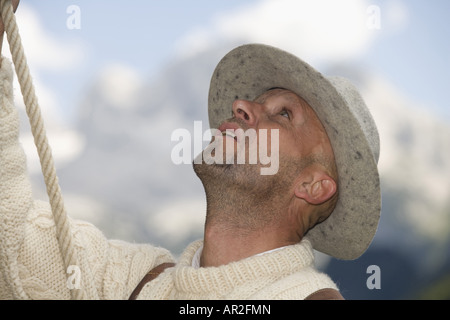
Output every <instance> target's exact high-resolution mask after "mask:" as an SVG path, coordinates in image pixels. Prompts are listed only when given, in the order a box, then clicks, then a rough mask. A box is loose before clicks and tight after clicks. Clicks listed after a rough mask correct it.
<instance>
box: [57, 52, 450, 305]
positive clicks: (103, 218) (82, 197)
mask: <svg viewBox="0 0 450 320" xmlns="http://www.w3.org/2000/svg"><path fill="white" fill-rule="evenodd" d="M224 53H225V51H224V50H217V51H208V52H202V53H199V54H197V55H193V56H191V57H189V58H186V59H184V60H179V61H177V62H174V63H172V64H171V65H169V66H167V67H166V68H164V69H163V70H162V72H161V75H160V77H157V78H156V79H153V80H152V81H146V80H142V79H140V78H139V77H137V76H136V75H135V74H134V73H133V72H132V71H130V70H125V69H123V68H120V67H117V66H115V67H111V68H109V69H108V70H105V71H104V73H102V74H100V75H99V76H98V77H97V79H96V80H95V81H94V82H93V83H92V84H91V86H90V87H89V89H88V90H87V92H86V94H85V96H84V98H83V100H82V103H81V104H80V107H79V117H78V121H77V127H76V131H77V132H78V134H81V135H82V136H84V148H83V149H82V150H81V151H80V152H79V154H78V156H77V158H76V159H75V160H74V161H72V162H70V163H68V164H65V165H64V166H62V167H60V168H58V175H59V178H60V183H61V187H62V191H63V193H64V195H65V197H66V203H67V210H68V212H69V213H70V214H71V215H72V216H74V217H78V218H82V219H87V220H89V221H92V222H93V223H95V224H96V225H97V226H98V227H99V228H100V229H102V230H103V231H104V232H105V234H106V235H107V236H108V237H110V238H121V239H124V240H129V241H136V242H143V241H145V242H151V243H154V244H158V245H161V246H165V247H167V248H169V249H171V250H172V251H173V252H174V253H175V254H178V253H180V252H181V250H182V249H183V248H184V246H185V245H186V244H187V243H189V242H190V241H192V240H194V239H197V238H199V237H201V235H202V231H203V218H204V215H205V199H204V193H203V188H202V186H201V184H200V182H199V180H198V179H197V177H196V176H195V174H194V173H193V170H192V168H191V166H190V165H175V164H174V163H173V162H172V161H171V150H172V148H173V147H174V145H175V144H176V142H173V141H171V134H172V132H173V131H174V130H176V129H178V128H185V129H187V130H190V131H191V132H192V131H193V124H194V121H203V124H204V127H203V130H206V129H207V125H206V124H207V123H208V122H207V114H206V112H207V107H206V106H207V92H208V87H209V78H210V76H211V74H212V71H213V69H214V67H215V64H216V63H217V62H218V61H219V59H220V57H221V56H222V55H223V54H224ZM326 74H329V75H342V76H347V77H349V78H350V79H351V80H353V81H354V82H355V84H357V86H359V88H360V89H361V92H362V95H363V96H364V98H365V99H366V102H367V104H368V106H369V108H370V109H371V110H372V113H373V115H374V118H375V121H376V122H377V124H378V127H379V131H380V137H381V157H380V162H379V167H380V173H381V179H382V188H383V189H382V190H383V191H382V192H383V194H382V196H383V209H382V219H381V222H380V226H379V231H378V233H377V236H376V237H375V240H374V243H373V246H372V247H371V249H370V250H369V251H368V252H367V253H366V254H365V255H363V257H362V258H361V259H359V260H357V261H353V262H341V261H336V260H334V259H332V260H327V259H325V260H324V261H325V262H326V263H325V264H324V266H323V268H324V269H325V270H326V271H327V272H329V273H330V274H331V275H332V277H333V278H334V279H335V280H336V281H337V282H338V284H340V285H341V286H342V288H343V292H344V296H346V294H347V296H346V297H347V298H354V297H361V298H368V299H371V298H403V297H405V296H406V294H407V293H408V290H409V289H411V290H415V291H414V292H417V290H421V289H422V287H423V286H426V285H428V283H429V282H430V281H431V280H432V278H433V279H434V277H436V276H437V275H442V274H444V273H447V274H448V273H449V270H450V268H449V267H450V252H449V250H448V247H449V244H450V237H449V235H450V200H449V199H450V149H449V148H448V146H449V145H450V127H449V125H448V124H446V123H442V122H441V121H440V120H439V119H435V118H433V116H432V115H430V114H427V113H426V112H425V111H424V109H423V108H420V109H419V108H418V107H416V106H415V105H416V104H415V103H414V101H409V100H408V99H407V98H406V97H404V96H402V94H401V93H399V92H397V90H396V89H395V88H393V87H392V86H390V85H389V84H388V83H386V81H384V80H383V79H382V78H380V77H378V76H374V75H372V74H371V73H369V72H367V71H365V70H355V69H351V68H343V67H339V68H333V69H330V70H329V72H326ZM50 140H51V138H50ZM193 156H194V155H193ZM321 259H324V258H323V257H321ZM327 263H328V264H327ZM369 265H379V266H380V268H381V275H382V283H383V284H384V286H383V287H382V289H381V290H378V291H377V290H375V291H374V290H368V288H367V287H366V279H367V277H368V275H367V273H366V269H367V267H368V266H369ZM355 274H359V278H358V280H355V279H356V278H355ZM404 284H408V285H404Z"/></svg>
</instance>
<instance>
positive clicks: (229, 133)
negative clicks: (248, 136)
mask: <svg viewBox="0 0 450 320" xmlns="http://www.w3.org/2000/svg"><path fill="white" fill-rule="evenodd" d="M222 136H224V137H230V138H233V139H234V140H235V141H237V136H236V134H235V133H234V130H232V129H227V130H225V131H223V132H222Z"/></svg>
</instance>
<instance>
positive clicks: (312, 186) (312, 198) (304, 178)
mask: <svg viewBox="0 0 450 320" xmlns="http://www.w3.org/2000/svg"><path fill="white" fill-rule="evenodd" d="M336 190H337V185H336V181H334V179H333V178H331V177H330V176H329V175H328V174H326V173H325V172H323V171H316V170H315V171H311V170H306V171H303V172H302V173H301V174H300V176H299V179H298V180H297V184H296V185H295V190H294V192H295V196H296V197H298V198H300V199H303V200H305V201H306V202H308V203H310V204H313V205H319V204H322V203H324V202H326V201H327V200H329V199H330V198H331V197H333V195H334V194H335V193H336Z"/></svg>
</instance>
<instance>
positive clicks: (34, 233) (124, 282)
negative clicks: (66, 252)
mask: <svg viewBox="0 0 450 320" xmlns="http://www.w3.org/2000/svg"><path fill="white" fill-rule="evenodd" d="M12 78H13V73H12V68H11V63H10V62H9V61H7V60H6V59H5V58H2V60H1V69H0V298H1V299H69V298H70V290H69V285H68V279H67V276H68V273H67V272H66V270H65V268H64V264H63V261H62V258H61V254H60V251H59V245H58V241H57V238H56V231H55V223H54V221H53V218H52V217H53V216H52V212H51V208H50V205H49V204H48V203H46V202H42V201H33V198H32V192H31V184H30V182H29V178H28V173H27V169H26V157H25V154H24V152H23V149H22V147H21V146H20V144H19V140H18V139H19V117H18V113H17V110H16V109H15V107H14V100H13V89H12ZM70 224H71V230H72V237H73V240H74V244H75V247H76V249H77V252H78V254H79V255H80V256H81V257H83V259H82V260H83V261H84V263H83V264H82V265H80V266H79V268H80V275H81V277H83V279H88V280H89V282H91V283H92V282H94V287H95V289H96V291H97V296H98V297H99V298H100V299H127V298H128V297H129V295H130V294H131V292H132V291H133V290H134V288H135V287H136V285H137V284H138V283H139V281H140V280H141V279H142V278H143V276H144V275H145V274H146V273H147V272H148V270H150V269H151V268H153V267H154V266H156V265H159V264H161V263H163V262H170V261H173V258H172V256H171V255H170V253H169V252H168V251H167V250H165V249H162V248H157V247H154V246H151V245H140V244H130V243H126V242H122V241H116V240H107V239H106V238H105V237H104V235H103V234H102V233H101V232H100V231H99V230H98V229H97V228H95V227H94V226H93V225H91V224H89V223H86V222H84V221H76V220H72V219H71V220H70Z"/></svg>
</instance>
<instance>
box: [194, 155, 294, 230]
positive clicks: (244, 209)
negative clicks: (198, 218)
mask: <svg viewBox="0 0 450 320" xmlns="http://www.w3.org/2000/svg"><path fill="white" fill-rule="evenodd" d="M280 163H281V159H280ZM283 163H284V161H283ZM193 166H194V171H195V173H196V174H197V176H198V177H199V179H200V180H201V181H202V184H203V186H204V189H205V193H206V201H207V214H206V223H210V222H214V223H220V224H221V225H224V226H228V228H230V229H233V230H240V231H239V232H241V233H242V232H251V231H255V230H258V229H261V228H264V227H265V226H267V225H268V224H273V223H276V222H277V220H278V219H280V218H281V215H282V214H283V211H285V210H286V205H287V200H288V189H289V188H290V186H291V184H292V180H293V178H294V176H293V175H292V172H290V173H289V171H287V170H286V169H287V168H283V169H282V168H281V167H280V170H279V172H278V173H277V174H275V175H270V176H264V175H261V174H260V169H261V165H260V164H206V163H204V162H202V163H201V164H195V163H194V165H193ZM281 169H282V170H281Z"/></svg>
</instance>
